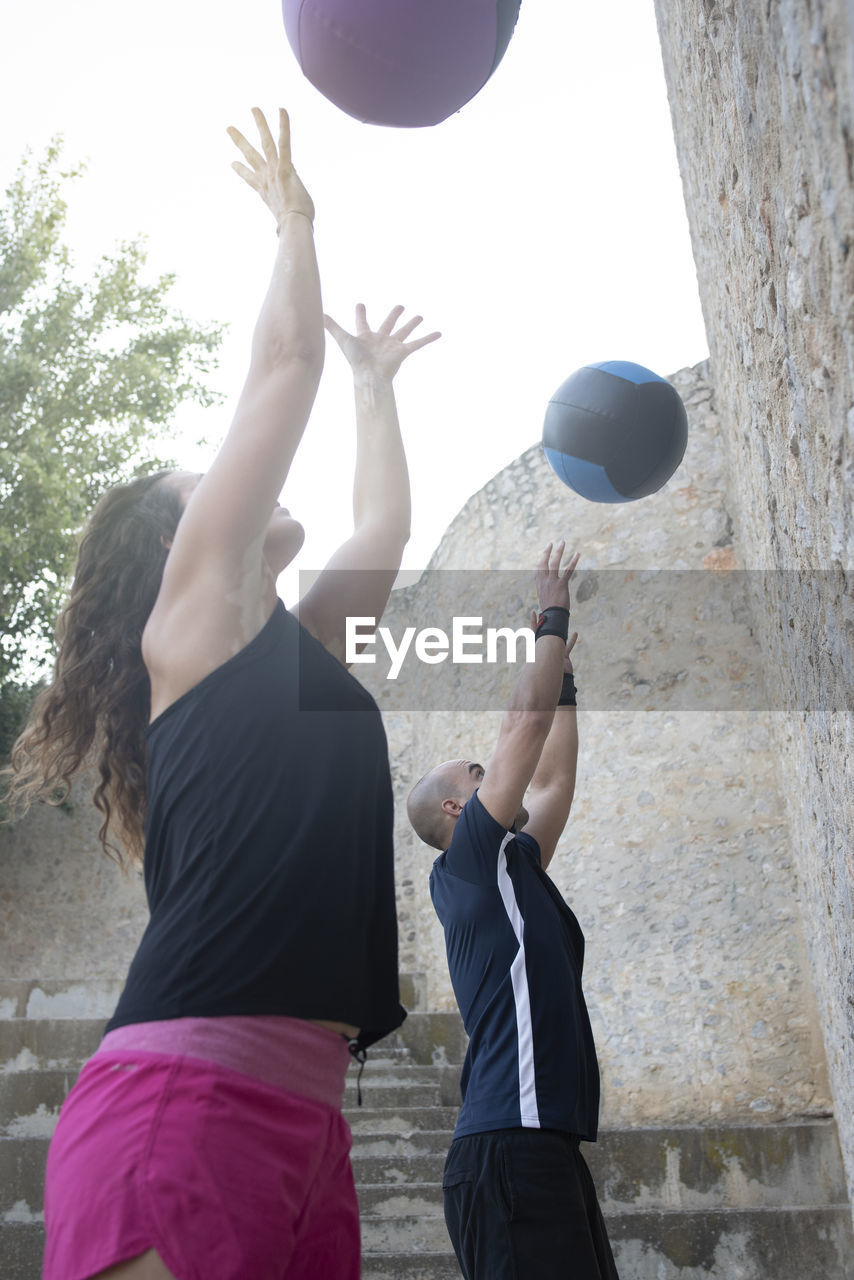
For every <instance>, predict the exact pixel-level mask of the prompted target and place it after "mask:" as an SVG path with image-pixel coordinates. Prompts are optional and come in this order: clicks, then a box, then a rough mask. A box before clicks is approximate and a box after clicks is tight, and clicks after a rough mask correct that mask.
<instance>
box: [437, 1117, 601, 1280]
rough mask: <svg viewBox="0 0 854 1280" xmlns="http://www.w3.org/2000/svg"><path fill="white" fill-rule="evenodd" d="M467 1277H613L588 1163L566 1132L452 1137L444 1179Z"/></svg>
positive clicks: (520, 1131)
mask: <svg viewBox="0 0 854 1280" xmlns="http://www.w3.org/2000/svg"><path fill="white" fill-rule="evenodd" d="M442 1186H443V1189H444V1194H445V1222H446V1223H447V1226H448V1233H449V1235H450V1237H451V1241H452V1243H453V1246H454V1251H455V1252H456V1255H457V1260H458V1261H459V1264H460V1267H461V1268H462V1272H463V1275H464V1276H465V1277H466V1280H619V1277H618V1276H617V1269H616V1267H615V1265H614V1256H613V1254H612V1253H611V1246H610V1244H609V1243H608V1235H607V1232H606V1230H605V1224H604V1222H603V1221H602V1213H601V1210H600V1209H599V1202H598V1200H597V1199H596V1189H595V1187H594V1186H593V1179H592V1178H591V1176H590V1171H589V1169H588V1168H587V1165H586V1164H585V1163H584V1159H583V1157H582V1155H581V1152H580V1151H579V1149H578V1139H577V1138H574V1137H572V1136H571V1135H570V1134H562V1133H556V1132H555V1131H554V1130H542V1129H499V1130H495V1131H493V1132H491V1133H475V1134H471V1135H470V1136H468V1137H464V1138H457V1139H456V1140H455V1141H454V1142H453V1143H452V1144H451V1149H450V1151H449V1152H448V1158H447V1160H446V1162H445V1174H444V1178H443V1180H442Z"/></svg>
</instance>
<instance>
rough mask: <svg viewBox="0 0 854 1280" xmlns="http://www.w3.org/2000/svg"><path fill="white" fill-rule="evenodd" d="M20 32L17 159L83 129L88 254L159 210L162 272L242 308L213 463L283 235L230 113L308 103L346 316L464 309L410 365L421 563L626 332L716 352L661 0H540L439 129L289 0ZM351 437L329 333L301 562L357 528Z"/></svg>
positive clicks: (309, 563)
mask: <svg viewBox="0 0 854 1280" xmlns="http://www.w3.org/2000/svg"><path fill="white" fill-rule="evenodd" d="M356 2H357V0H353V3H354V4H355V3H356ZM0 51H2V52H0V118H2V120H3V129H2V132H0V187H2V188H5V187H6V186H7V185H8V181H9V179H10V178H11V176H12V174H13V172H14V170H15V167H16V165H17V162H18V160H19V158H20V155H21V154H22V152H23V151H24V149H25V148H26V147H28V146H29V147H32V148H33V149H35V150H36V151H41V150H42V149H43V147H44V146H45V144H46V143H47V141H48V139H49V138H50V137H51V136H52V135H53V134H54V133H57V132H61V133H63V134H64V136H65V139H66V157H67V159H68V160H70V161H76V160H80V159H86V160H87V161H88V172H87V174H86V176H85V177H84V178H83V179H81V180H80V181H79V182H78V183H77V185H76V188H75V191H74V195H73V198H72V202H71V218H70V223H69V229H68V234H67V239H68V241H69V243H70V244H71V246H72V248H73V249H74V251H75V253H76V257H77V259H78V261H79V262H80V263H81V264H87V263H89V264H90V263H91V262H92V261H93V260H94V259H95V258H96V257H97V256H99V255H100V253H102V252H104V251H109V250H110V249H111V248H112V247H113V246H114V245H115V244H116V243H117V242H118V241H119V240H121V239H128V238H131V237H133V236H135V235H137V234H139V233H142V234H144V235H145V236H147V238H148V242H149V263H150V267H151V270H152V272H157V273H160V272H164V271H173V272H175V273H176V274H177V276H178V281H177V284H176V287H175V290H174V293H173V301H174V303H175V304H176V305H178V306H180V307H181V308H182V309H183V310H185V311H186V312H187V313H188V315H190V316H191V317H192V318H193V319H196V320H207V319H211V320H220V321H227V322H228V324H229V325H230V331H229V335H228V337H227V339H226V342H225V345H224V348H223V351H222V360H221V368H220V371H219V373H218V374H217V379H216V381H217V385H218V386H219V387H220V388H221V389H222V390H223V391H225V392H226V393H227V394H228V396H229V401H228V402H227V403H226V404H225V405H223V406H222V407H220V408H217V409H214V410H210V411H208V412H207V413H202V412H201V411H199V410H195V409H194V410H192V411H191V412H189V413H185V414H184V415H183V416H182V418H181V423H180V427H181V433H182V435H181V437H180V438H179V440H178V442H177V443H176V444H174V445H173V446H172V447H173V448H174V449H175V451H176V452H177V454H178V456H179V460H180V461H181V462H182V463H183V465H185V466H188V467H190V468H193V469H204V467H205V466H206V465H207V461H208V460H209V458H210V456H211V452H212V450H213V448H215V446H216V444H217V443H218V441H219V439H220V438H221V435H222V433H223V432H224V430H225V427H226V426H227V422H228V419H229V416H230V408H231V405H232V404H233V401H234V398H235V397H236V395H237V393H238V391H239V389H240V385H241V382H242V379H243V375H244V372H245V366H246V359H247V353H248V345H249V339H250V336H251V332H252V328H253V325H254V320H255V315H256V313H257V309H258V306H259V304H260V301H261V298H262V296H263V294H264V291H265V288H266V283H267V278H268V274H269V270H270V266H271V263H272V257H273V253H274V248H275V230H274V227H273V224H272V219H271V217H270V215H269V214H268V212H267V210H266V209H265V208H264V207H263V206H262V204H261V202H260V201H259V200H258V198H257V196H255V194H254V193H253V192H252V191H250V189H249V188H248V187H246V186H245V185H244V184H243V183H242V182H241V181H240V180H239V179H238V178H237V176H236V175H235V174H234V173H233V172H232V171H231V168H230V164H231V161H232V159H234V158H237V152H236V150H235V149H234V147H233V144H232V143H231V141H230V140H229V139H228V137H227V136H226V134H225V128H226V125H229V124H236V125H237V126H238V127H239V128H241V129H242V130H243V132H245V133H246V134H247V136H249V137H251V138H253V140H254V135H253V133H252V130H253V128H254V126H253V124H252V119H251V115H250V107H251V106H253V105H259V106H261V107H263V108H264V110H265V111H266V112H267V114H268V118H270V117H271V116H272V115H273V114H274V112H275V109H276V108H277V106H278V105H279V104H282V105H285V106H287V107H288V109H289V111H290V113H291V120H292V134H293V154H294V159H295V163H296V165H297V168H298V170H299V172H300V174H301V176H302V177H303V179H304V181H305V183H306V185H307V186H308V188H309V190H310V191H311V193H312V196H313V198H314V201H315V205H316V207H317V222H316V241H317V248H318V257H319V261H320V269H321V278H322V281H323V290H324V305H325V308H326V310H327V311H329V312H330V313H331V314H332V315H334V316H335V317H336V318H337V319H338V320H339V321H340V322H341V323H343V324H345V325H349V324H350V323H351V322H352V315H353V307H354V304H355V303H356V302H357V301H364V302H365V303H366V304H367V307H368V317H369V319H370V320H371V321H372V322H373V323H377V322H378V321H379V320H380V319H381V318H382V317H383V316H384V315H385V314H386V312H387V311H388V310H389V309H390V308H391V307H392V306H393V305H394V304H395V303H397V302H402V303H405V304H406V306H407V307H408V308H410V309H411V310H412V311H418V312H420V313H422V314H423V315H424V317H425V325H424V329H423V330H422V332H426V331H427V329H428V328H429V329H441V330H442V333H443V335H444V336H443V339H442V341H441V343H436V344H434V345H432V346H430V347H428V348H427V349H426V350H424V351H422V352H418V353H416V354H415V355H414V356H413V357H412V358H411V360H410V361H408V362H407V364H406V365H404V367H403V369H402V371H401V374H400V375H399V378H398V384H397V387H398V403H399V407H400V414H401V420H402V424H403V431H404V439H405V441H406V446H407V452H408V457H409V462H410V470H411V475H412V486H413V537H412V540H411V542H410V545H409V547H408V548H407V552H406V556H405V559H404V567H405V568H411V569H420V568H423V567H424V565H425V564H426V562H427V560H428V559H429V556H430V554H431V552H432V550H433V549H434V547H435V545H436V543H437V542H438V540H439V538H440V537H441V535H442V533H443V532H444V530H445V528H446V527H447V525H448V523H449V522H450V520H451V519H452V518H453V516H454V515H455V514H456V512H457V511H458V510H459V508H460V507H461V506H462V505H463V503H464V502H465V500H466V499H467V498H468V497H469V496H470V495H471V494H472V493H474V492H475V491H476V490H477V489H479V488H480V487H481V486H482V485H483V484H485V483H486V482H487V480H489V479H490V477H491V476H492V475H494V474H495V472H496V471H498V470H500V469H501V467H503V466H505V465H506V464H507V463H508V462H510V461H511V460H512V459H513V458H515V457H517V456H518V455H519V454H520V453H521V452H522V451H523V450H524V449H526V448H527V447H528V446H529V445H531V444H533V443H534V442H535V441H536V440H537V439H538V438H539V435H540V431H541V428H542V419H543V413H544V410H545V405H546V403H547V401H548V399H549V397H550V395H551V394H552V392H553V391H554V390H555V389H556V388H557V386H559V384H560V383H561V382H562V381H563V380H564V378H566V377H567V376H568V375H569V374H570V373H571V372H572V371H573V370H574V369H576V368H578V367H579V366H580V365H583V364H585V363H587V362H588V361H591V360H608V359H622V360H633V361H636V362H638V363H640V364H645V365H648V366H649V367H650V368H652V369H655V370H656V371H657V372H659V373H661V374H665V375H666V374H669V373H672V372H674V371H675V370H676V369H678V368H681V367H682V366H684V365H688V364H694V363H696V362H697V361H699V360H702V359H703V358H704V357H705V355H706V353H707V344H706V339H705V334H704V330H703V324H702V318H701V314H700V306H699V300H698V296H697V286H696V276H695V272H694V266H693V260H692V257H691V252H690V245H689V239H688V229H687V222H686V219H685V213H684V205H683V201H682V191H681V186H680V183H679V177H678V172H677V166H676V156H675V150H674V146H673V139H672V132H671V125H670V114H669V109H668V105H667V98H666V92H665V86H664V78H663V73H662V69H661V58H660V54H659V48H658V40H657V35H656V30H655V19H654V12H653V5H652V0H602V2H601V3H599V4H595V5H592V4H583V3H580V2H573V3H570V2H569V0H523V3H522V8H521V14H520V18H519V24H518V26H517V29H516V33H515V35H514V37H513V39H512V41H511V43H510V46H509V48H508V51H507V53H506V55H505V57H504V59H503V61H502V63H501V65H500V66H499V68H498V70H497V72H496V73H495V75H494V76H493V77H492V79H491V80H490V81H489V83H488V84H487V85H486V87H485V88H484V89H483V90H482V91H481V93H480V94H479V95H478V96H477V97H476V98H475V99H474V100H473V101H472V102H470V103H469V104H468V105H467V106H465V107H464V108H463V110H462V111H461V112H460V113H459V114H458V115H456V116H454V117H452V118H451V119H450V120H448V121H446V122H444V123H443V124H440V125H438V126H436V127H434V128H432V129H422V130H394V129H383V128H377V127H372V126H368V125H362V124H359V123H357V122H356V121H354V120H352V119H350V118H349V117H348V116H346V115H344V114H343V113H342V112H340V111H339V110H338V109H337V108H335V107H333V106H332V104H331V103H329V102H327V101H326V100H325V99H324V98H323V97H322V96H321V95H320V94H319V93H318V92H317V91H316V90H315V89H314V88H313V87H312V86H311V85H310V84H308V82H307V81H306V80H304V78H303V77H302V75H301V72H300V70H299V67H298V66H297V63H296V60H295V58H294V56H293V54H292V52H291V50H290V46H289V45H288V43H287V39H286V37H285V34H284V28H283V25H282V20H281V11H280V6H279V3H278V0H229V2H228V3H227V2H226V0H146V3H144V4H138V5H129V4H122V3H117V2H116V0H77V2H76V3H73V4H71V3H69V2H68V0H27V2H26V3H23V0H17V2H15V0H0ZM202 432H204V433H205V434H206V435H207V436H208V438H209V440H210V444H211V449H209V450H207V451H205V452H203V453H200V452H199V451H197V450H195V449H194V448H193V446H192V443H191V442H192V441H193V440H195V439H196V438H197V437H198V435H199V434H201V433H202ZM352 441H353V410H352V401H351V393H350V380H349V369H348V367H347V365H346V363H345V361H344V359H343V357H342V356H341V354H340V352H339V351H338V349H337V347H336V346H335V345H334V343H332V341H331V339H330V342H329V346H328V349H327V359H326V369H325V372H324V378H323V385H322V386H321V390H320V394H319V396H318V400H317V403H316V406H315V410H314V414H313V417H312V421H311V422H310V424H309V427H308V431H307V433H306V438H305V440H304V443H303V446H302V448H301V450H300V454H299V455H298V458H297V460H296V463H295V464H294V467H293V469H292V472H291V475H290V477H289V478H288V482H287V484H286V486H285V489H284V491H283V501H285V502H286V503H287V505H288V506H289V507H290V509H291V511H292V512H293V514H294V515H295V516H296V517H297V518H298V519H300V520H302V521H303V523H304V524H305V526H306V530H307V538H306V545H305V548H304V549H303V552H302V553H301V555H300V557H299V559H298V561H297V567H299V568H317V567H319V566H320V565H322V564H323V563H324V562H325V560H326V558H327V557H328V555H329V554H330V553H331V551H332V550H334V548H335V546H337V545H338V543H340V542H341V541H342V540H343V539H344V538H346V537H347V536H348V533H349V531H350V523H349V509H350V482H351V476H352V460H353V452H352ZM294 581H295V578H294ZM283 594H284V595H285V596H286V597H287V598H289V599H290V598H292V597H293V594H294V589H293V586H292V585H291V583H289V582H288V579H287V577H286V578H285V580H284V591H283Z"/></svg>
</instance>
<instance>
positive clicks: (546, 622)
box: [534, 604, 569, 644]
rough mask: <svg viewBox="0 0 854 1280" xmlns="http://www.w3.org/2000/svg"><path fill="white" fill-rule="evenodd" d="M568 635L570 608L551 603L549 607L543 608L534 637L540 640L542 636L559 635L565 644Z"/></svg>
mask: <svg viewBox="0 0 854 1280" xmlns="http://www.w3.org/2000/svg"><path fill="white" fill-rule="evenodd" d="M568 635H569V610H568V609H564V608H563V606H562V605H559V604H550V605H549V607H548V608H547V609H543V611H542V612H541V613H540V615H539V617H538V618H537V629H536V631H535V632H534V639H535V640H539V639H540V638H541V636H559V637H560V639H561V640H563V642H564V644H565V643H566V637H567V636H568Z"/></svg>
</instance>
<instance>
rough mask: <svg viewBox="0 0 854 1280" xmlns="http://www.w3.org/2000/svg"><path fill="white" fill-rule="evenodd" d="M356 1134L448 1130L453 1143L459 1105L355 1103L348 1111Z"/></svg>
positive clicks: (361, 1135)
mask: <svg viewBox="0 0 854 1280" xmlns="http://www.w3.org/2000/svg"><path fill="white" fill-rule="evenodd" d="M345 1115H346V1117H347V1123H348V1124H349V1126H350V1128H351V1130H352V1131H353V1137H354V1138H356V1137H358V1138H359V1141H360V1142H361V1140H362V1138H363V1136H364V1137H368V1136H371V1135H375V1134H399V1135H400V1136H401V1137H406V1136H407V1135H408V1134H410V1133H417V1132H419V1131H420V1130H424V1129H428V1130H431V1131H436V1130H440V1131H441V1132H442V1133H445V1134H447V1137H448V1145H449V1146H450V1142H451V1134H452V1133H453V1129H454V1125H455V1124H456V1122H457V1108H456V1107H398V1108H396V1109H395V1108H393V1107H387V1108H383V1107H380V1108H374V1107H366V1106H363V1107H354V1108H353V1109H351V1110H347V1111H345Z"/></svg>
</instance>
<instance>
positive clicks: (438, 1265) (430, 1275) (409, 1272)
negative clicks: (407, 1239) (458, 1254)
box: [362, 1252, 460, 1280]
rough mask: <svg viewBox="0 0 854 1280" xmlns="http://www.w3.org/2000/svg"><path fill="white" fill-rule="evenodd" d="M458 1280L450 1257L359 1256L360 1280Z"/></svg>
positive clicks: (413, 1255) (372, 1254)
mask: <svg viewBox="0 0 854 1280" xmlns="http://www.w3.org/2000/svg"><path fill="white" fill-rule="evenodd" d="M389 1277H390V1278H391V1280H460V1268H459V1266H458V1265H457V1260H456V1258H455V1257H454V1255H453V1252H450V1253H420V1254H412V1253H387V1254H377V1253H363V1254H362V1280H389Z"/></svg>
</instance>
